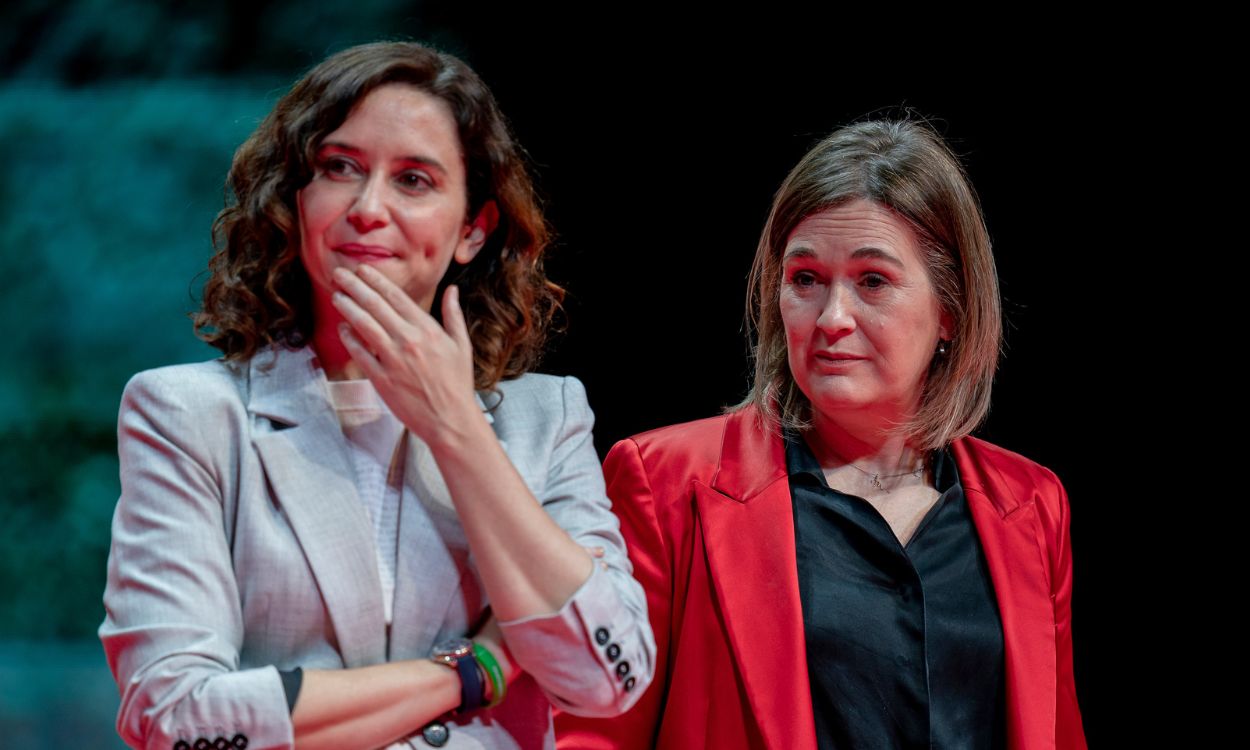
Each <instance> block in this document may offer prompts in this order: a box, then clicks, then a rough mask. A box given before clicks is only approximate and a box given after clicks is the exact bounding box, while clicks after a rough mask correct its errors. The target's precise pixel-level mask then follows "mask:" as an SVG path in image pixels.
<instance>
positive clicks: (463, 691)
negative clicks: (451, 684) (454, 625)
mask: <svg viewBox="0 0 1250 750" xmlns="http://www.w3.org/2000/svg"><path fill="white" fill-rule="evenodd" d="M430 660H431V661H433V662H435V663H437V664H443V665H446V666H448V667H451V668H452V669H454V670H456V671H457V672H459V673H460V706H459V707H457V708H456V711H455V712H456V713H458V714H462V713H465V712H467V711H476V710H477V709H479V708H481V707H482V705H483V704H484V703H485V702H486V701H485V695H484V694H483V693H484V692H485V691H484V690H483V685H482V675H481V673H480V672H478V670H477V658H476V657H474V655H473V641H471V640H469V639H468V638H450V639H448V640H446V641H443V642H442V643H440V644H438V645H437V646H435V647H434V653H432V654H430Z"/></svg>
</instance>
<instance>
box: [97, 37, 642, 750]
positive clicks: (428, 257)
mask: <svg viewBox="0 0 1250 750" xmlns="http://www.w3.org/2000/svg"><path fill="white" fill-rule="evenodd" d="M229 186H230V188H231V189H232V192H233V201H232V202H230V204H229V205H228V206H227V207H226V208H225V210H223V211H222V212H221V214H220V215H219V216H218V218H217V221H216V223H215V225H214V238H215V241H216V243H217V246H218V252H217V254H216V256H215V257H214V258H213V260H212V263H211V272H212V273H211V278H210V279H209V281H208V283H207V285H206V286H205V290H204V300H203V309H202V311H201V312H200V313H199V314H198V315H197V316H196V321H195V325H196V330H197V332H198V333H199V335H200V336H201V337H202V338H204V339H205V340H206V341H208V342H209V343H211V344H212V345H214V346H215V347H217V348H218V349H220V350H221V351H222V354H223V355H224V356H223V357H222V358H220V359H217V360H214V361H211V362H205V363H200V364H193V365H180V366H174V367H166V368H161V369H157V370H151V371H148V372H143V373H140V374H138V375H136V376H135V377H134V378H133V379H132V380H131V381H130V383H129V384H128V385H127V387H126V392H125V395H124V397H123V400H122V406H121V415H120V418H119V429H118V436H119V437H118V440H119V454H120V457H121V481H122V493H121V498H120V500H119V501H118V505H117V510H116V513H115V516H114V521H113V537H112V548H111V551H110V555H109V566H108V583H107V588H106V590H105V593H104V604H105V609H106V617H105V620H104V623H103V624H102V625H101V627H100V637H101V639H102V640H103V642H104V647H105V651H106V653H107V656H108V659H109V664H110V667H111V668H112V670H113V673H114V676H115V677H116V679H117V683H118V686H119V688H120V690H121V694H122V703H121V709H120V712H119V715H118V731H119V733H120V734H121V736H122V738H123V739H124V740H125V741H126V742H127V743H129V744H130V745H132V746H134V747H148V748H191V747H195V748H199V747H234V748H244V747H252V748H273V747H292V746H298V747H300V748H318V747H327V748H353V747H359V748H371V747H379V746H383V745H386V744H387V743H397V746H402V747H408V746H441V745H446V746H448V747H550V746H552V743H553V736H552V730H551V715H550V704H555V705H556V706H558V707H560V708H561V709H563V710H566V711H568V712H571V713H574V714H580V715H587V716H602V715H614V714H617V713H620V712H621V711H624V710H626V709H627V708H629V707H630V706H631V705H632V704H633V703H634V701H635V700H636V699H637V698H638V696H639V695H640V694H641V693H642V692H643V689H644V688H645V687H646V685H647V684H648V683H649V681H650V678H651V673H652V665H653V661H654V649H655V645H654V640H653V638H652V634H651V630H650V626H649V624H648V620H647V614H646V605H645V598H644V595H643V592H642V589H641V588H640V587H639V585H638V584H637V582H635V581H634V580H633V578H632V577H631V568H630V563H629V560H628V558H627V556H626V553H625V548H624V543H623V541H622V539H621V536H620V533H619V530H618V524H617V521H616V519H615V517H614V516H613V514H612V512H611V509H610V504H609V502H608V500H607V497H606V495H605V493H604V487H603V480H602V475H601V474H600V470H599V464H598V460H597V457H596V454H595V452H594V447H593V442H592V439H591V425H592V420H593V417H592V415H591V412H590V409H589V407H588V406H587V403H586V396H585V392H584V389H583V388H582V386H581V384H580V383H579V382H578V381H577V380H576V379H574V378H558V377H552V376H546V375H536V374H531V373H528V370H529V369H530V368H531V367H532V366H533V365H534V364H535V362H536V360H537V358H538V355H539V354H540V352H541V349H542V345H543V341H544V334H545V331H546V329H547V328H548V325H549V323H550V321H551V319H552V316H553V315H554V314H555V313H556V311H557V310H558V308H559V304H560V300H561V297H562V295H563V290H561V289H560V288H559V287H558V286H556V285H555V284H553V283H552V282H550V281H548V280H547V278H546V276H545V275H544V273H543V270H542V255H543V251H544V248H545V246H546V243H547V228H546V225H545V223H544V219H543V216H542V213H541V211H540V209H539V207H538V205H537V201H536V199H535V196H534V191H533V187H532V185H531V182H530V179H529V176H528V174H527V171H526V168H525V165H524V162H523V160H522V157H521V154H520V150H519V147H518V146H517V145H516V144H515V143H514V141H513V140H512V137H511V135H510V133H509V131H508V129H507V126H506V124H505V121H504V119H503V117H502V115H501V114H500V112H499V111H498V109H497V107H496V104H495V102H494V99H493V97H492V95H491V94H490V92H489V90H488V89H487V88H486V87H485V85H484V84H483V83H482V82H481V81H480V80H479V79H478V77H477V76H476V75H475V74H474V73H473V72H472V71H471V70H470V69H469V68H468V67H467V66H466V65H465V64H464V63H462V62H461V61H459V60H457V59H456V58H454V57H451V56H449V55H446V54H442V53H438V52H436V51H433V50H430V49H428V48H425V47H423V46H420V45H417V44H412V43H385V44H372V45H364V46H361V47H355V48H352V49H348V50H346V51H344V52H341V53H338V54H336V55H334V56H332V57H330V58H329V59H327V60H326V61H324V62H322V63H321V64H320V65H318V66H316V67H315V68H314V69H313V70H312V71H310V72H309V73H308V74H307V75H306V76H305V77H304V78H303V79H302V80H300V81H299V82H298V83H297V84H296V85H295V86H294V87H293V88H292V89H291V91H290V92H289V93H287V94H286V95H285V96H284V97H283V98H282V99H281V100H280V101H279V102H278V103H277V105H276V106H275V107H274V110H273V112H271V113H270V114H269V116H268V117H267V118H266V119H265V120H264V121H263V122H262V123H261V125H260V126H259V128H258V129H257V130H256V132H255V133H254V134H253V135H252V136H251V137H250V138H249V139H248V141H247V142H246V143H244V144H243V146H242V147H241V148H240V149H239V150H238V152H237V153H236V155H235V159H234V164H233V166H232V168H231V170H230V176H229ZM596 556H597V557H598V558H599V561H598V564H596V560H595V557H596Z"/></svg>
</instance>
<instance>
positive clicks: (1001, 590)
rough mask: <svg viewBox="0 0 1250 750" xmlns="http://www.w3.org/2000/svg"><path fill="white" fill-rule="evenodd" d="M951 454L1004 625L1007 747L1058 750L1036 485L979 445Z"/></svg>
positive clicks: (1049, 607) (1050, 611)
mask: <svg viewBox="0 0 1250 750" xmlns="http://www.w3.org/2000/svg"><path fill="white" fill-rule="evenodd" d="M953 449H954V454H955V461H956V464H957V465H958V466H959V476H960V482H961V483H962V484H963V488H964V494H965V496H966V497H967V498H968V506H969V508H970V509H971V511H972V520H973V523H974V524H975V525H976V528H977V535H978V536H979V537H980V540H981V547H982V549H983V550H984V551H985V559H986V563H987V564H988V565H989V568H990V578H991V580H992V581H993V584H994V594H995V596H996V597H997V599H998V611H999V615H1000V616H1001V618H1002V622H1003V640H1004V645H1005V651H1006V671H1007V674H1006V689H1007V736H1008V745H1009V746H1010V747H1012V748H1034V747H1047V748H1053V747H1054V746H1055V732H1054V727H1055V701H1056V688H1055V675H1056V674H1057V673H1058V672H1057V669H1056V646H1055V619H1054V618H1055V614H1054V607H1053V603H1052V601H1051V597H1050V581H1049V575H1048V573H1047V570H1046V565H1045V562H1044V561H1045V559H1046V557H1045V542H1044V538H1043V536H1042V534H1043V531H1042V527H1041V522H1040V520H1039V518H1038V515H1037V505H1036V503H1035V502H1033V497H1032V494H1031V493H1032V490H1031V488H1032V485H1031V483H1030V482H1028V480H1027V477H1013V476H1012V475H1011V473H1010V467H1008V466H1004V465H1002V464H1001V463H997V462H995V461H994V456H993V455H992V454H989V453H986V452H985V451H983V450H981V449H980V448H979V447H978V442H977V441H975V440H974V439H971V438H966V439H963V440H958V441H956V442H955V443H954V445H953ZM1038 740H1043V741H1042V742H1041V743H1040V744H1039V743H1038Z"/></svg>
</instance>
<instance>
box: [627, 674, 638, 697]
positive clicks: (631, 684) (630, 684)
mask: <svg viewBox="0 0 1250 750" xmlns="http://www.w3.org/2000/svg"><path fill="white" fill-rule="evenodd" d="M636 682H637V680H635V679H634V678H633V677H630V678H629V679H628V680H626V681H625V692H627V693H628V692H629V691H630V690H633V689H634V683H636Z"/></svg>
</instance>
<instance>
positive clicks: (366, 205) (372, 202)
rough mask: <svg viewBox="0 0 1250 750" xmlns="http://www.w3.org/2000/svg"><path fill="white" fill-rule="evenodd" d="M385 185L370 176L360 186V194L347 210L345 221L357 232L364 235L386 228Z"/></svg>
mask: <svg viewBox="0 0 1250 750" xmlns="http://www.w3.org/2000/svg"><path fill="white" fill-rule="evenodd" d="M384 189H385V185H384V184H383V182H382V180H381V179H378V176H373V175H371V176H370V178H369V179H366V180H365V181H364V182H363V183H361V185H360V192H358V193H357V194H356V199H355V200H354V201H352V205H351V206H350V207H349V208H348V210H347V221H348V222H349V223H350V224H351V225H352V228H354V229H355V230H356V231H357V232H360V233H361V234H364V233H365V232H370V231H372V230H374V229H378V228H380V227H384V226H386V198H385V195H384V192H383V191H384Z"/></svg>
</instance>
